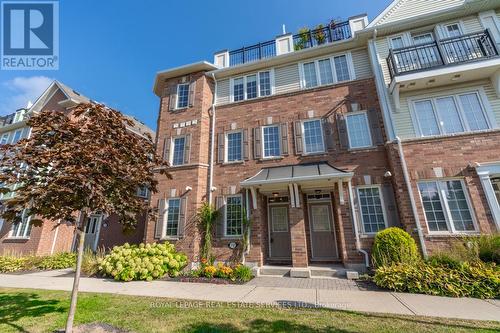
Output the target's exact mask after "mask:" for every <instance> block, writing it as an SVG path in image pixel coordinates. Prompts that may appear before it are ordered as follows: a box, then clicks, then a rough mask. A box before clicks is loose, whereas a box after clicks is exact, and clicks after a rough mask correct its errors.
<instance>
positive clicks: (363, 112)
mask: <svg viewBox="0 0 500 333" xmlns="http://www.w3.org/2000/svg"><path fill="white" fill-rule="evenodd" d="M360 114H364V115H365V122H366V127H367V128H368V138H369V139H370V144H369V145H367V146H360V147H353V146H352V143H351V134H350V132H349V123H348V120H347V119H348V118H349V117H350V116H356V115H360ZM345 126H346V130H347V139H348V141H349V149H350V150H355V149H366V148H371V147H373V139H372V131H371V128H370V121H369V120H368V112H367V111H366V110H361V111H356V112H349V113H347V114H346V119H345Z"/></svg>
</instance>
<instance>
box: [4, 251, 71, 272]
mask: <svg viewBox="0 0 500 333" xmlns="http://www.w3.org/2000/svg"><path fill="white" fill-rule="evenodd" d="M75 263H76V255H75V254H74V253H68V252H61V253H56V254H53V255H49V256H33V255H29V256H16V255H4V256H0V272H2V273H6V272H16V271H32V270H51V269H63V268H70V267H74V266H75Z"/></svg>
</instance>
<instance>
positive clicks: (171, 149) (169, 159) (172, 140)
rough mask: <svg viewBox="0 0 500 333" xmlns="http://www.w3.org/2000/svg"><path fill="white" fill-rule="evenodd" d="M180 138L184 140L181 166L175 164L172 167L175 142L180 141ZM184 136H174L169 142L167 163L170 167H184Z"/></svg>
mask: <svg viewBox="0 0 500 333" xmlns="http://www.w3.org/2000/svg"><path fill="white" fill-rule="evenodd" d="M181 138H184V148H183V151H184V153H183V157H184V158H183V161H182V163H181V164H176V165H174V151H175V140H176V139H181ZM185 154H186V135H179V136H175V137H173V138H172V139H171V141H170V152H169V155H170V156H169V157H168V162H169V163H170V165H171V166H172V167H178V166H182V165H185V163H184V161H185V160H186V156H185Z"/></svg>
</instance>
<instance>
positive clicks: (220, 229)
mask: <svg viewBox="0 0 500 333" xmlns="http://www.w3.org/2000/svg"><path fill="white" fill-rule="evenodd" d="M215 208H216V209H217V212H218V214H217V221H216V223H215V237H217V238H222V237H224V221H225V219H226V217H225V213H226V210H225V204H224V197H223V196H222V195H220V196H217V197H216V198H215Z"/></svg>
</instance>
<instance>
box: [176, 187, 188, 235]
mask: <svg viewBox="0 0 500 333" xmlns="http://www.w3.org/2000/svg"><path fill="white" fill-rule="evenodd" d="M187 203H188V198H187V196H185V197H182V198H181V206H180V209H179V226H178V229H177V235H178V236H180V237H182V236H184V229H185V227H186V215H187Z"/></svg>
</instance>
